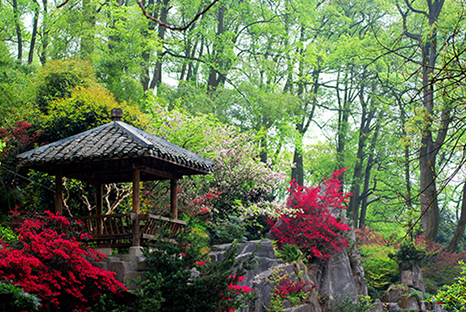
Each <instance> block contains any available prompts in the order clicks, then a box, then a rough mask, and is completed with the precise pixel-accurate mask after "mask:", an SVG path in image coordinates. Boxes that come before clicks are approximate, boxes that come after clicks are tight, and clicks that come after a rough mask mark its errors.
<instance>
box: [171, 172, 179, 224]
mask: <svg viewBox="0 0 466 312" xmlns="http://www.w3.org/2000/svg"><path fill="white" fill-rule="evenodd" d="M177 193H178V180H177V179H171V180H170V207H171V213H172V218H173V219H178V199H177Z"/></svg>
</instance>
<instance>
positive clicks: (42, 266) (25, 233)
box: [0, 211, 125, 311]
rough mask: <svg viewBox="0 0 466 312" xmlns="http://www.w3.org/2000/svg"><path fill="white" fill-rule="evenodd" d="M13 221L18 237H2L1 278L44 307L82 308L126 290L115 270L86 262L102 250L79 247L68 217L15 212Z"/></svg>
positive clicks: (95, 258)
mask: <svg viewBox="0 0 466 312" xmlns="http://www.w3.org/2000/svg"><path fill="white" fill-rule="evenodd" d="M13 224H14V225H16V227H15V228H16V229H17V231H18V240H17V241H12V242H10V243H7V242H5V241H4V240H0V244H1V245H3V247H2V248H1V249H0V280H8V281H10V282H11V283H13V284H15V285H17V286H20V287H21V288H22V289H24V291H25V292H27V293H30V294H34V295H36V296H38V297H39V299H40V302H41V305H42V306H43V307H44V308H46V309H49V310H50V311H55V310H64V311H73V310H74V309H77V310H80V311H81V310H82V311H86V310H87V309H88V307H89V306H90V305H92V304H93V302H95V301H97V300H99V298H100V297H101V296H102V295H104V294H114V295H118V294H119V293H120V292H121V291H122V290H125V287H124V286H123V285H122V284H121V283H120V282H118V281H117V280H116V279H115V278H114V275H115V273H113V272H109V271H105V270H102V269H99V268H97V267H95V266H93V265H92V264H91V263H90V262H89V260H96V261H99V260H101V259H102V258H103V255H101V254H99V253H97V252H95V251H93V250H92V249H90V248H87V247H84V246H82V245H81V243H79V242H78V241H77V240H76V238H75V235H76V234H79V232H76V231H75V228H73V226H72V224H71V223H70V222H69V221H68V220H67V219H66V218H64V217H62V216H60V215H58V214H57V215H55V214H53V213H51V212H48V211H46V212H45V214H38V213H33V214H30V215H29V216H27V217H25V218H24V217H22V215H20V214H14V215H13ZM81 235H86V234H81Z"/></svg>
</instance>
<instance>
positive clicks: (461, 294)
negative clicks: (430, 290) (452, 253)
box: [434, 261, 466, 311]
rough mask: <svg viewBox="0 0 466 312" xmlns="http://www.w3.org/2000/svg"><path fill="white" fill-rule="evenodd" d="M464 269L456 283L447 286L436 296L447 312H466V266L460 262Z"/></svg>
mask: <svg viewBox="0 0 466 312" xmlns="http://www.w3.org/2000/svg"><path fill="white" fill-rule="evenodd" d="M460 265H461V267H462V269H463V271H462V272H461V276H459V277H457V279H456V283H454V284H452V285H446V286H445V287H444V288H443V289H442V290H440V291H439V292H438V293H437V295H435V296H434V300H435V301H437V303H439V304H441V305H442V306H443V308H444V309H446V310H447V311H466V264H465V263H464V262H463V261H460Z"/></svg>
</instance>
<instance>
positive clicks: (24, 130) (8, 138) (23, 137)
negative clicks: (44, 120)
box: [0, 121, 42, 157]
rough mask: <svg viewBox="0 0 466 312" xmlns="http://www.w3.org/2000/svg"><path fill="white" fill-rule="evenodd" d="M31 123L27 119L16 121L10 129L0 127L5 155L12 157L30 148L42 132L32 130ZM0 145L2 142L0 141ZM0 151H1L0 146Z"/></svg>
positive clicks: (0, 136)
mask: <svg viewBox="0 0 466 312" xmlns="http://www.w3.org/2000/svg"><path fill="white" fill-rule="evenodd" d="M31 128H32V125H31V124H29V123H28V122H27V121H17V122H16V126H14V127H11V129H6V128H0V138H1V139H2V141H4V143H3V144H4V150H3V152H4V153H6V155H5V156H6V157H12V156H14V155H16V154H18V153H21V152H23V151H25V150H27V149H28V148H30V147H31V146H32V145H33V144H34V142H36V141H37V139H38V138H39V137H40V135H41V134H42V132H41V131H32V130H31ZM0 145H2V143H1V142H0ZM0 152H2V150H1V148H0Z"/></svg>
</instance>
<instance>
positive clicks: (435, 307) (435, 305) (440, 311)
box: [432, 301, 447, 312]
mask: <svg viewBox="0 0 466 312" xmlns="http://www.w3.org/2000/svg"><path fill="white" fill-rule="evenodd" d="M432 309H433V311H434V312H447V310H445V309H443V308H442V306H441V305H440V304H438V303H437V302H436V301H432Z"/></svg>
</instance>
